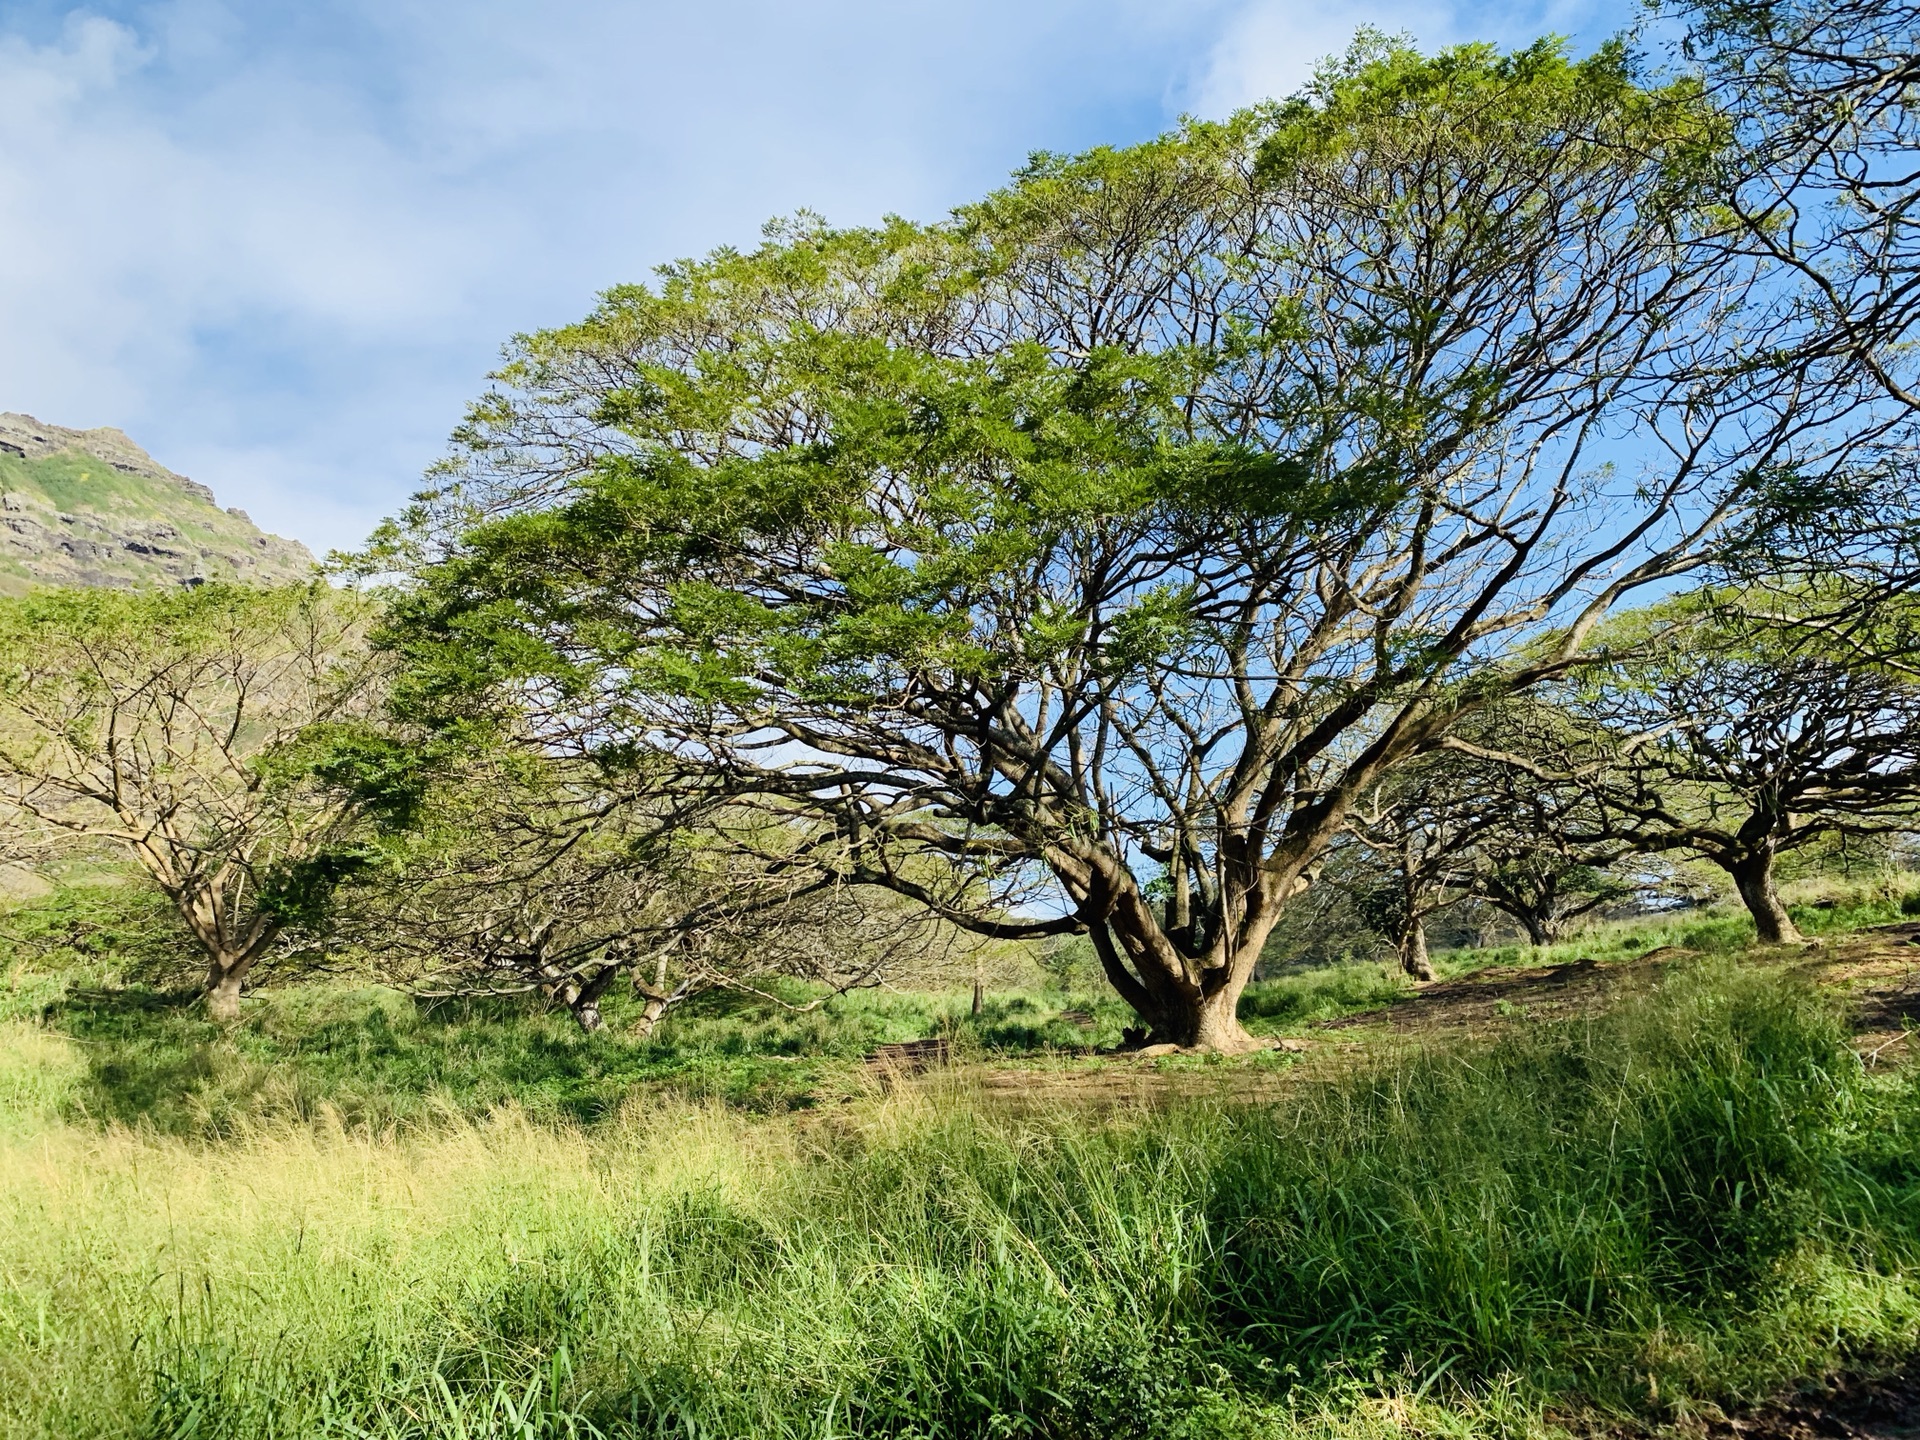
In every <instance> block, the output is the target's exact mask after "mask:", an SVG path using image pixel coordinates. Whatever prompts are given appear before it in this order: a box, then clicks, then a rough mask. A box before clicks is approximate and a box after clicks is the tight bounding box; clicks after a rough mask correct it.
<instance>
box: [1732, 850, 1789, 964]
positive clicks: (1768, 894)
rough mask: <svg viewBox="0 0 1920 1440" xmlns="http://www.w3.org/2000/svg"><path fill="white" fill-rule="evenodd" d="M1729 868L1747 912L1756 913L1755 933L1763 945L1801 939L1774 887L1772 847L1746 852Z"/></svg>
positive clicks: (1754, 921) (1787, 943) (1786, 942)
mask: <svg viewBox="0 0 1920 1440" xmlns="http://www.w3.org/2000/svg"><path fill="white" fill-rule="evenodd" d="M1727 872H1728V873H1729V874H1730V875H1732V876H1733V883H1734V886H1735V888H1737V889H1738V890H1739V891H1740V898H1741V900H1743V901H1745V902H1746V906H1747V913H1748V914H1750V915H1752V916H1753V929H1754V935H1755V937H1756V938H1757V939H1758V940H1759V941H1760V943H1761V944H1762V945H1797V944H1799V943H1800V940H1801V935H1800V931H1799V929H1798V928H1797V927H1796V926H1795V925H1794V923H1793V917H1792V916H1791V915H1789V914H1788V913H1787V907H1786V904H1785V902H1784V901H1782V900H1781V898H1780V892H1779V890H1777V889H1776V888H1774V883H1773V851H1771V850H1762V851H1760V852H1759V853H1758V854H1755V855H1750V856H1747V857H1746V858H1745V859H1742V860H1740V861H1737V862H1736V863H1734V864H1732V865H1729V866H1728V867H1727Z"/></svg>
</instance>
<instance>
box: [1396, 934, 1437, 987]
mask: <svg viewBox="0 0 1920 1440" xmlns="http://www.w3.org/2000/svg"><path fill="white" fill-rule="evenodd" d="M1399 948H1400V968H1401V969H1402V970H1404V971H1406V972H1407V974H1409V975H1411V976H1412V977H1413V978H1414V979H1416V980H1431V979H1433V961H1432V960H1430V959H1429V958H1428V957H1427V927H1426V926H1425V925H1423V924H1421V923H1420V922H1419V921H1418V920H1415V921H1414V922H1413V923H1412V924H1411V925H1409V926H1407V928H1406V930H1405V931H1404V932H1402V934H1401V936H1400V947H1399Z"/></svg>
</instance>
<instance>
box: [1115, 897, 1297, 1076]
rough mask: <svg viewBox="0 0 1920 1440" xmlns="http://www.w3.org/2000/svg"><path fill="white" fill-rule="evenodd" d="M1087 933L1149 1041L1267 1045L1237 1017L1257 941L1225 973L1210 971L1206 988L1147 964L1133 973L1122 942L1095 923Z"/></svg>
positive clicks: (1225, 1047) (1197, 1046)
mask: <svg viewBox="0 0 1920 1440" xmlns="http://www.w3.org/2000/svg"><path fill="white" fill-rule="evenodd" d="M1090 933H1091V936H1092V939H1093V948H1094V952H1095V953H1096V954H1097V955H1099V957H1100V963H1101V966H1102V968H1103V969H1105V970H1106V972H1107V978H1108V979H1109V980H1110V981H1112V982H1113V986H1114V988H1115V989H1116V990H1118V991H1119V992H1120V994H1121V996H1122V997H1123V998H1124V999H1125V1000H1126V1002H1127V1003H1128V1004H1129V1005H1131V1006H1132V1007H1133V1011H1134V1013H1135V1014H1136V1015H1138V1016H1139V1017H1140V1018H1141V1019H1142V1020H1144V1021H1146V1022H1147V1040H1148V1042H1149V1043H1150V1044H1155V1045H1178V1046H1180V1047H1181V1048H1182V1049H1187V1050H1218V1051H1222V1052H1224V1053H1226V1054H1229V1055H1241V1054H1245V1053H1247V1052H1248V1051H1252V1050H1260V1049H1264V1048H1265V1046H1264V1044H1263V1043H1262V1042H1261V1041H1259V1040H1257V1039H1255V1038H1254V1037H1253V1036H1251V1035H1249V1034H1248V1033H1247V1032H1246V1031H1245V1030H1244V1029H1242V1028H1241V1025H1240V1015H1239V1008H1240V994H1241V992H1242V991H1244V990H1245V989H1246V988H1247V981H1248V980H1249V979H1250V978H1251V977H1252V975H1253V965H1254V961H1255V960H1256V959H1257V958H1258V952H1259V946H1258V945H1253V946H1251V947H1249V948H1243V949H1242V950H1241V951H1240V953H1239V954H1237V955H1235V956H1234V957H1233V960H1232V961H1231V962H1230V963H1229V964H1228V965H1227V966H1226V968H1225V971H1224V973H1223V972H1221V971H1219V970H1215V971H1212V972H1209V975H1208V980H1209V983H1210V984H1211V985H1212V986H1213V987H1214V988H1213V989H1211V990H1208V989H1207V988H1206V987H1205V986H1201V987H1196V986H1194V985H1192V984H1191V983H1186V982H1184V981H1182V980H1178V979H1176V978H1175V977H1174V976H1171V975H1167V974H1162V973H1160V972H1159V971H1157V970H1156V969H1154V968H1153V967H1152V966H1151V965H1147V964H1141V965H1140V966H1139V968H1140V969H1141V971H1142V972H1143V976H1142V977H1136V976H1135V975H1133V974H1132V973H1131V972H1130V971H1129V970H1128V969H1127V967H1126V966H1125V965H1123V964H1122V963H1121V960H1120V946H1118V945H1117V944H1115V941H1114V937H1113V935H1112V933H1111V932H1110V931H1108V930H1107V929H1106V928H1105V927H1104V926H1096V927H1092V928H1091V930H1090ZM1264 938H1265V937H1264V936H1262V939H1264ZM1129 948H1131V947H1129ZM1136 963H1138V962H1136Z"/></svg>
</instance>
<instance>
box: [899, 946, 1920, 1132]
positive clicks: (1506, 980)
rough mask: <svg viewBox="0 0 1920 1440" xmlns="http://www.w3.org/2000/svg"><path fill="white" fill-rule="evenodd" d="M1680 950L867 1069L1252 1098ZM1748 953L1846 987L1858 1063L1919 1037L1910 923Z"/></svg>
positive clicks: (1577, 997) (1900, 1051)
mask: <svg viewBox="0 0 1920 1440" xmlns="http://www.w3.org/2000/svg"><path fill="white" fill-rule="evenodd" d="M1690 953H1691V952H1689V951H1686V950H1681V949H1678V948H1675V947H1673V946H1662V947H1660V948H1658V949H1654V950H1649V951H1647V952H1645V953H1644V954H1641V955H1636V956H1634V957H1632V958H1631V959H1626V960H1614V961H1601V960H1595V959H1580V960H1575V961H1572V962H1569V963H1566V964H1560V965H1533V966H1528V965H1509V966H1495V967H1490V968H1488V969H1485V970H1478V971H1475V972H1473V973H1472V974H1469V975H1463V976H1459V977H1457V978H1454V979H1450V980H1438V981H1434V982H1431V983H1429V984H1426V985H1422V986H1420V987H1419V988H1417V989H1416V990H1414V991H1413V992H1412V993H1410V994H1409V995H1407V996H1406V997H1405V998H1403V999H1400V1000H1396V1001H1394V1002H1393V1003H1391V1004H1389V1005H1384V1006H1381V1007H1379V1008H1377V1009H1373V1010H1366V1011H1361V1012H1359V1013H1356V1014H1353V1015H1346V1016H1342V1017H1341V1018H1339V1019H1337V1020H1326V1021H1322V1022H1320V1023H1319V1024H1317V1025H1314V1026H1311V1027H1308V1028H1307V1029H1306V1030H1304V1031H1303V1032H1301V1034H1299V1035H1298V1036H1294V1037H1289V1038H1288V1039H1286V1040H1284V1041H1282V1042H1281V1046H1282V1048H1281V1049H1280V1050H1279V1051H1277V1052H1269V1053H1266V1054H1261V1055H1254V1056H1247V1057H1240V1058H1233V1059H1229V1058H1224V1057H1202V1056H1187V1055H1175V1056H1167V1055H1146V1056H1142V1055H1137V1054H1129V1053H1127V1052H1124V1051H1122V1052H1109V1053H1103V1054H1097V1055H1096V1054H1084V1055H1071V1054H1063V1055H1060V1056H1058V1057H1054V1058H1051V1059H1045V1060H1029V1061H1025V1062H1021V1063H1019V1064H1005V1063H998V1062H993V1061H986V1062H979V1063H967V1062H964V1061H959V1062H958V1063H953V1064H952V1065H951V1066H949V1060H950V1059H952V1060H955V1061H958V1057H950V1056H949V1054H948V1053H947V1052H946V1050H945V1049H944V1048H942V1049H940V1051H939V1053H938V1054H937V1055H936V1054H934V1053H933V1052H932V1051H931V1050H928V1051H927V1052H926V1053H924V1054H922V1053H906V1052H914V1051H915V1050H916V1047H914V1046H904V1047H902V1046H890V1047H885V1049H884V1050H882V1051H876V1052H875V1054H874V1056H873V1057H871V1058H870V1060H869V1063H868V1067H867V1068H868V1075H869V1076H870V1077H871V1081H872V1083H873V1084H874V1085H875V1087H876V1088H879V1089H883V1090H893V1089H897V1088H900V1087H903V1086H904V1087H917V1086H927V1087H939V1088H942V1089H947V1088H956V1089H963V1090H970V1091H973V1092H975V1093H977V1094H978V1095H979V1096H980V1097H981V1098H984V1099H988V1100H991V1101H995V1102H1000V1103H1005V1104H1009V1105H1014V1106H1018V1107H1031V1108H1050V1107H1053V1106H1078V1105H1090V1106H1095V1107H1099V1108H1125V1107H1131V1106H1139V1105H1153V1104H1159V1103H1166V1102H1168V1101H1171V1100H1176V1099H1189V1098H1196V1097H1207V1096H1212V1097H1216V1098H1220V1099H1228V1100H1234V1101H1238V1102H1242V1103H1245V1102H1253V1103H1258V1102H1260V1101H1262V1100H1268V1099H1275V1098H1278V1097H1279V1096H1280V1095H1281V1094H1282V1093H1283V1092H1284V1091H1285V1089H1286V1087H1287V1086H1288V1085H1290V1084H1293V1083H1296V1082H1297V1081H1298V1080H1299V1079H1300V1078H1301V1076H1302V1075H1310V1074H1316V1073H1318V1074H1324V1073H1326V1071H1327V1069H1328V1068H1337V1067H1338V1066H1340V1065H1341V1064H1343V1063H1350V1062H1351V1061H1352V1060H1353V1059H1354V1058H1355V1057H1357V1056H1359V1055H1361V1054H1363V1053H1364V1052H1365V1051H1366V1050H1367V1049H1368V1048H1369V1045H1370V1044H1373V1043H1378V1042H1379V1041H1381V1040H1391V1039H1394V1038H1399V1039H1406V1040H1417V1039H1420V1038H1436V1039H1437V1038H1443V1037H1449V1036H1464V1035H1487V1034H1492V1033H1495V1032H1497V1031H1498V1030H1500V1029H1501V1028H1503V1027H1505V1026H1509V1025H1512V1024H1515V1023H1516V1022H1520V1021H1526V1020H1555V1019H1566V1018H1570V1017H1573V1016H1577V1015H1582V1014H1590V1013H1594V1012H1596V1011H1598V1010H1600V1009H1603V1008H1605V1007H1606V1006H1607V1005H1608V1004H1610V1003H1612V1001H1613V1000H1614V999H1615V998H1617V997H1618V996H1619V995H1621V994H1622V993H1624V992H1628V991H1631V990H1633V989H1637V988H1640V987H1643V986H1646V985H1650V984H1653V983H1656V982H1657V981H1658V980H1659V978H1660V976H1661V974H1662V973H1663V972H1664V971H1665V970H1666V968H1667V966H1668V965H1669V964H1671V963H1672V962H1673V961H1675V960H1678V959H1683V958H1685V957H1686V956H1688V955H1689V954H1690ZM1757 958H1759V959H1760V960H1762V961H1774V962H1776V963H1779V962H1784V963H1786V964H1789V965H1790V966H1792V967H1793V968H1794V969H1796V970H1798V971H1801V972H1802V973H1804V974H1806V975H1807V976H1808V978H1809V979H1811V980H1812V981H1813V982H1814V983H1815V984H1817V985H1820V986H1821V987H1823V988H1829V989H1833V990H1837V991H1840V992H1842V993H1843V994H1846V995H1847V996H1848V997H1849V1003H1850V1006H1851V1008H1852V1010H1853V1013H1854V1016H1855V1019H1856V1024H1857V1026H1858V1031H1857V1035H1856V1040H1855V1045H1856V1048H1857V1049H1858V1051H1859V1053H1860V1055H1861V1058H1862V1059H1863V1060H1865V1061H1866V1062H1867V1063H1868V1064H1869V1065H1873V1066H1883V1065H1891V1064H1895V1063H1898V1062H1900V1061H1902V1060H1905V1059H1908V1058H1910V1055H1911V1054H1912V1052H1913V1049H1914V1047H1915V1046H1916V1045H1920V921H1914V922H1908V923H1903V924H1899V925H1891V926H1886V927H1883V928H1881V929H1877V930H1867V931H1861V932H1858V933H1855V934H1851V935H1843V936H1838V937H1834V938H1832V939H1823V940H1816V941H1814V942H1812V943H1810V944H1808V945H1805V946H1798V947H1781V948H1780V949H1778V950H1776V951H1774V952H1772V953H1771V954H1770V955H1769V954H1765V953H1763V954H1762V955H1761V956H1759V957H1757ZM932 1043H933V1042H920V1044H921V1046H922V1047H925V1046H929V1045H931V1044H932ZM894 1052H900V1053H894Z"/></svg>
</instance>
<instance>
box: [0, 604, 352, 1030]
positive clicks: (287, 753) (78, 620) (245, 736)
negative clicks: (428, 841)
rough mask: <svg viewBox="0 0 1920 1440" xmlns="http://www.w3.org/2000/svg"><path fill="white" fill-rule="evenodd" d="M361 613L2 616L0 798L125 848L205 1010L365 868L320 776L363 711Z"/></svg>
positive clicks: (258, 609)
mask: <svg viewBox="0 0 1920 1440" xmlns="http://www.w3.org/2000/svg"><path fill="white" fill-rule="evenodd" d="M369 618H370V607H369V606H368V605H366V604H365V603H364V602H363V601H362V600H361V599H360V598H359V597H358V596H355V595H351V594H343V593H340V592H336V591H333V590H330V589H328V588H326V587H324V586H321V585H313V586H299V587H292V588H286V589H277V590H252V589H245V588H241V587H237V586H225V585H207V586H202V587H200V588H197V589H194V590H187V591H171V592H157V591H156V592H139V593H124V592H117V591H107V590H51V591H40V592H36V593H34V594H31V595H28V596H25V597H23V598H18V599H10V600H6V601H0V802H4V804H6V805H7V806H10V807H14V808H16V809H17V810H18V811H19V812H21V813H23V814H24V815H26V816H29V817H31V818H32V819H33V820H34V821H35V822H37V823H39V824H41V825H44V826H47V827H49V828H51V829H56V830H59V831H62V832H64V833H66V834H68V835H72V836H85V837H93V838H96V839H100V840H107V841H111V842H113V843H115V844H117V845H119V846H121V847H123V848H124V849H125V851H126V852H127V853H128V854H129V855H131V856H132V857H133V859H135V860H136V861H137V862H138V863H139V865H140V867H141V869H142V871H143V872H144V873H145V874H146V876H147V877H148V878H149V879H150V880H151V881H152V883H153V884H154V885H156V886H158V887H159V889H160V891H161V892H162V893H163V894H164V895H165V896H166V897H167V899H168V900H169V901H170V902H171V903H172V905H173V907H174V909H175V910H176V911H177V912H178V914H179V916H180V919H181V921H182V922H183V923H184V924H185V926H186V928H187V931H188V933H189V934H191V936H192V937H193V940H194V941H195V943H196V944H197V945H198V946H199V947H200V949H201V950H202V951H203V952H204V954H205V956H206V967H207V968H206V983H205V989H206V999H207V1006H208V1009H209V1011H210V1012H211V1013H212V1014H213V1015H214V1016H216V1017H217V1018H219V1019H222V1020H231V1019H233V1018H235V1017H236V1016H237V1015H238V1013H239V1001H240V992H241V987H242V986H243V985H244V984H245V982H246V980H247V977H248V976H249V975H250V974H251V973H252V972H253V970H254V968H255V967H256V966H257V965H258V964H259V962H260V961H261V960H262V958H263V957H265V956H266V955H267V954H268V952H269V951H270V950H271V949H272V948H273V947H274V945H275V944H276V943H277V942H279V941H280V940H281V939H282V938H283V937H284V936H285V935H286V934H287V933H288V932H289V930H291V929H296V928H300V927H303V926H311V925H313V924H314V923H316V922H317V921H318V920H319V918H320V916H321V914H322V913H323V911H324V909H325V905H326V901H327V899H328V897H329V895H330V894H331V891H332V889H333V887H334V886H335V885H336V884H337V883H338V882H339V881H340V879H341V878H342V877H343V876H344V875H346V874H347V873H348V872H349V871H351V870H352V869H353V868H354V867H355V866H357V865H358V864H359V863H361V860H362V858H363V856H362V852H361V851H360V849H359V848H358V846H357V845H356V844H355V842H354V834H355V828H356V825H357V824H358V821H359V818H360V816H361V814H362V813H363V811H364V809H365V806H366V803H367V801H366V800H365V799H364V798H361V797H357V796H356V795H354V794H353V793H351V792H350V791H349V790H348V789H346V788H343V787H341V786H338V785H336V784H333V783H331V782H330V781H329V780H328V779H327V778H326V771H327V768H328V766H327V761H328V759H329V758H331V759H333V760H338V759H339V757H340V754H341V753H342V747H344V748H346V749H351V737H352V736H353V734H354V733H355V732H356V727H358V726H359V725H361V724H363V723H364V722H365V721H366V720H367V719H368V717H370V716H371V715H372V714H374V713H375V711H376V710H377V707H378V703H379V699H380V684H379V676H380V672H379V669H378V667H377V666H376V665H375V663H374V661H373V659H372V658H371V656H370V654H369V652H368V651H367V650H366V648H365V646H364V645H363V643H362V641H363V637H364V631H365V628H366V625H367V622H368V620H369Z"/></svg>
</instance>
